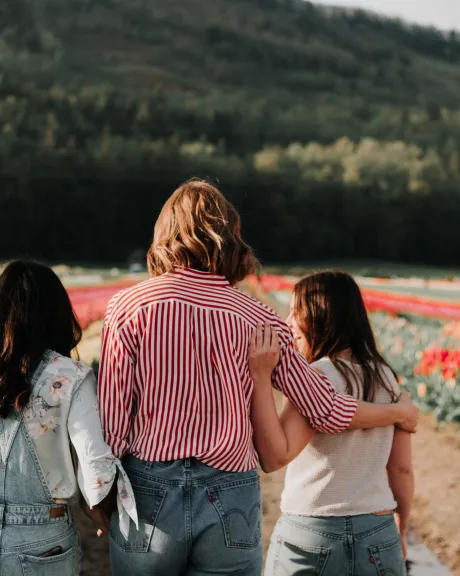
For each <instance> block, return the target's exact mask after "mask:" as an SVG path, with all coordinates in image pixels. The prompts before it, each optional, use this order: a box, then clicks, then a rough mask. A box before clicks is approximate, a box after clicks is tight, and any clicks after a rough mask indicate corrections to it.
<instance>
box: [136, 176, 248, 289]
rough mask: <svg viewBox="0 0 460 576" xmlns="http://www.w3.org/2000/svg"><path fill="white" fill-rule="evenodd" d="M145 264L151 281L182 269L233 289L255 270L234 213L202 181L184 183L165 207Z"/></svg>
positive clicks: (157, 224)
mask: <svg viewBox="0 0 460 576" xmlns="http://www.w3.org/2000/svg"><path fill="white" fill-rule="evenodd" d="M147 263H148V268H149V271H150V274H151V275H152V276H159V275H161V274H164V273H165V272H172V271H173V270H174V268H175V267H186V268H193V269H196V270H200V271H203V272H211V273H212V274H217V275H220V276H225V278H227V280H228V281H229V282H230V283H231V284H236V283H237V282H239V281H241V280H243V279H244V278H245V277H246V276H248V275H249V274H253V273H255V272H256V271H257V268H258V262H257V259H256V257H255V256H254V253H253V251H252V249H251V248H250V247H249V246H248V244H246V243H245V242H244V241H243V239H242V237H241V220H240V216H239V214H238V212H237V211H236V210H235V208H234V207H233V206H232V204H231V203H230V202H229V201H228V200H226V198H225V197H224V196H223V194H222V193H221V192H220V191H219V190H218V189H217V188H216V187H214V186H212V185H211V184H209V183H208V182H205V181H203V180H190V181H188V182H185V184H182V186H180V187H179V188H178V189H177V190H176V191H175V192H174V194H173V195H172V196H171V197H170V198H169V200H168V201H167V202H166V204H165V205H164V206H163V209H162V211H161V213H160V216H159V217H158V220H157V222H156V225H155V231H154V235H153V242H152V245H151V247H150V250H149V252H148V255H147Z"/></svg>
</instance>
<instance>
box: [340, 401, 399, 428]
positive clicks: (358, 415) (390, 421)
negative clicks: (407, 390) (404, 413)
mask: <svg viewBox="0 0 460 576" xmlns="http://www.w3.org/2000/svg"><path fill="white" fill-rule="evenodd" d="M399 419H400V410H399V408H398V404H371V403H369V402H358V408H357V410H356V412H355V415H354V416H353V419H352V421H351V425H350V430H356V429H366V428H382V427H384V426H393V425H394V424H397V423H398V422H399Z"/></svg>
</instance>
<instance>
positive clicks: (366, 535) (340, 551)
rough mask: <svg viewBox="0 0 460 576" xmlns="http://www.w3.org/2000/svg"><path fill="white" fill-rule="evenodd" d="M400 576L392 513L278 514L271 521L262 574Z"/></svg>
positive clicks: (402, 572) (400, 558)
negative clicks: (337, 515) (271, 531)
mask: <svg viewBox="0 0 460 576" xmlns="http://www.w3.org/2000/svg"><path fill="white" fill-rule="evenodd" d="M294 575H295V576H307V575H308V576H310V575H311V576H405V575H406V567H405V563H404V559H403V555H402V550H401V542H400V539H399V534H398V530H397V529H396V524H395V522H394V519H393V515H392V514H388V515H385V516H376V515H374V514H366V515H362V516H346V517H325V516H323V517H320V518H319V517H312V516H288V515H284V516H282V517H281V518H280V519H279V520H278V523H277V525H276V526H275V530H274V532H273V535H272V538H271V542H270V548H269V551H268V556H267V563H266V566H265V576H294Z"/></svg>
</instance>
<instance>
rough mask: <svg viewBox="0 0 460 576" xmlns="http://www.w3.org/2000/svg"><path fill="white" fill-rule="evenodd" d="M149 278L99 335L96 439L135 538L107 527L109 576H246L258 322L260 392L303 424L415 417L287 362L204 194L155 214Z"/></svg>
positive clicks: (236, 234)
mask: <svg viewBox="0 0 460 576" xmlns="http://www.w3.org/2000/svg"><path fill="white" fill-rule="evenodd" d="M148 264H149V270H150V274H151V278H150V279H149V280H147V281H145V282H142V283H140V284H138V285H137V286H134V287H132V288H129V289H128V290H125V291H123V292H121V293H119V294H117V295H116V296H115V297H114V298H113V299H112V301H111V302H110V303H109V306H108V309H107V313H106V317H105V320H104V327H103V346H102V356H101V365H100V372H99V399H100V407H101V418H102V423H103V428H104V431H105V438H106V441H107V443H108V444H109V445H110V447H111V448H112V450H113V451H114V454H115V455H116V456H117V457H119V458H123V464H124V467H125V469H126V471H127V473H128V476H129V479H130V481H131V484H132V486H133V490H134V494H135V497H136V503H137V510H138V515H139V530H137V529H136V527H135V525H134V523H131V525H130V531H129V537H128V541H125V540H124V538H123V536H122V534H121V533H120V528H119V520H118V517H117V515H116V514H114V515H113V517H112V522H111V540H110V549H111V560H112V568H113V571H114V574H115V575H123V576H129V575H138V574H139V575H143V576H144V575H145V576H148V575H150V574H151V575H155V576H160V575H164V576H176V575H177V576H179V575H186V576H201V575H203V576H204V575H206V574H207V575H214V574H222V575H229V574H238V575H239V576H258V575H260V573H261V570H262V543H261V498H260V487H259V478H258V471H257V463H258V457H257V453H256V451H255V449H254V444H253V439H252V435H253V433H252V426H251V421H250V405H251V397H252V390H253V382H252V379H251V375H250V373H249V368H248V346H249V341H250V337H251V334H252V332H253V330H254V329H255V328H256V327H257V325H258V324H259V323H261V322H262V323H266V324H267V325H268V326H272V327H273V328H274V329H275V330H276V332H277V334H278V337H279V340H280V342H281V353H280V362H279V366H278V368H277V370H276V373H275V375H274V378H273V385H274V386H275V387H276V388H278V389H279V390H281V391H282V392H283V393H284V394H285V395H286V396H287V397H288V398H289V400H290V401H291V402H292V403H293V404H294V405H295V406H297V407H298V409H299V410H300V411H301V412H302V414H304V415H305V416H306V417H307V418H308V420H309V422H310V423H311V425H312V426H313V427H314V428H316V429H318V430H321V431H323V432H327V433H329V434H335V433H339V432H342V431H343V430H346V429H347V428H348V427H350V426H352V427H355V428H360V427H361V428H369V427H375V426H384V425H388V424H393V423H396V422H398V423H400V424H402V425H405V426H406V427H407V428H409V429H413V428H414V427H415V424H416V421H417V409H416V408H415V407H414V406H413V405H412V404H411V403H410V402H409V401H407V399H404V400H403V401H402V402H400V403H398V404H394V405H389V406H377V405H373V404H366V403H363V402H358V401H357V400H355V399H354V398H351V397H348V396H345V395H341V394H338V393H337V392H336V391H335V389H334V388H333V387H332V386H331V385H330V384H329V382H328V380H327V379H326V378H324V377H322V376H320V375H318V374H317V373H316V372H315V371H314V370H313V369H311V368H310V366H309V364H308V363H307V361H306V360H305V358H303V357H302V356H301V355H300V354H298V353H297V352H296V351H295V348H294V345H293V339H292V335H291V331H290V330H289V328H288V326H287V325H286V324H285V322H283V321H282V320H281V319H280V318H279V317H278V316H277V315H276V314H275V313H274V312H273V311H271V310H270V309H268V308H267V307H266V306H264V305H263V304H261V303H259V302H257V301H256V300H254V299H252V298H250V297H249V296H248V295H246V294H244V293H243V292H241V291H240V290H238V289H237V288H236V284H237V283H238V282H240V281H241V280H243V279H244V278H245V277H246V276H248V275H249V274H253V273H254V272H255V271H256V268H257V261H256V258H255V257H254V254H253V252H252V250H251V249H250V247H249V246H248V245H247V244H246V243H245V242H244V241H243V239H242V237H241V230H240V218H239V215H238V213H237V212H236V210H235V209H234V208H233V206H232V205H231V204H230V203H229V202H228V201H227V200H226V199H225V198H224V196H223V195H222V194H221V193H220V192H219V190H217V189H216V188H215V187H213V186H211V185H210V184H208V183H207V182H202V181H191V182H187V183H185V184H184V185H182V186H181V187H180V188H179V189H178V190H176V192H175V193H174V194H173V195H172V196H171V198H170V199H169V200H168V201H167V202H166V204H165V206H164V208H163V210H162V212H161V214H160V216H159V218H158V221H157V223H156V226H155V232H154V238H153V243H152V246H151V248H150V250H149V253H148Z"/></svg>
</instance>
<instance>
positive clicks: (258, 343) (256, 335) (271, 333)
mask: <svg viewBox="0 0 460 576" xmlns="http://www.w3.org/2000/svg"><path fill="white" fill-rule="evenodd" d="M249 350H250V353H251V354H255V353H256V352H277V351H278V350H279V340H278V334H277V332H276V330H275V329H274V328H273V326H271V324H270V323H269V322H265V323H264V324H261V323H259V324H257V328H256V329H255V330H254V331H253V332H252V334H251V336H250V338H249Z"/></svg>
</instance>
